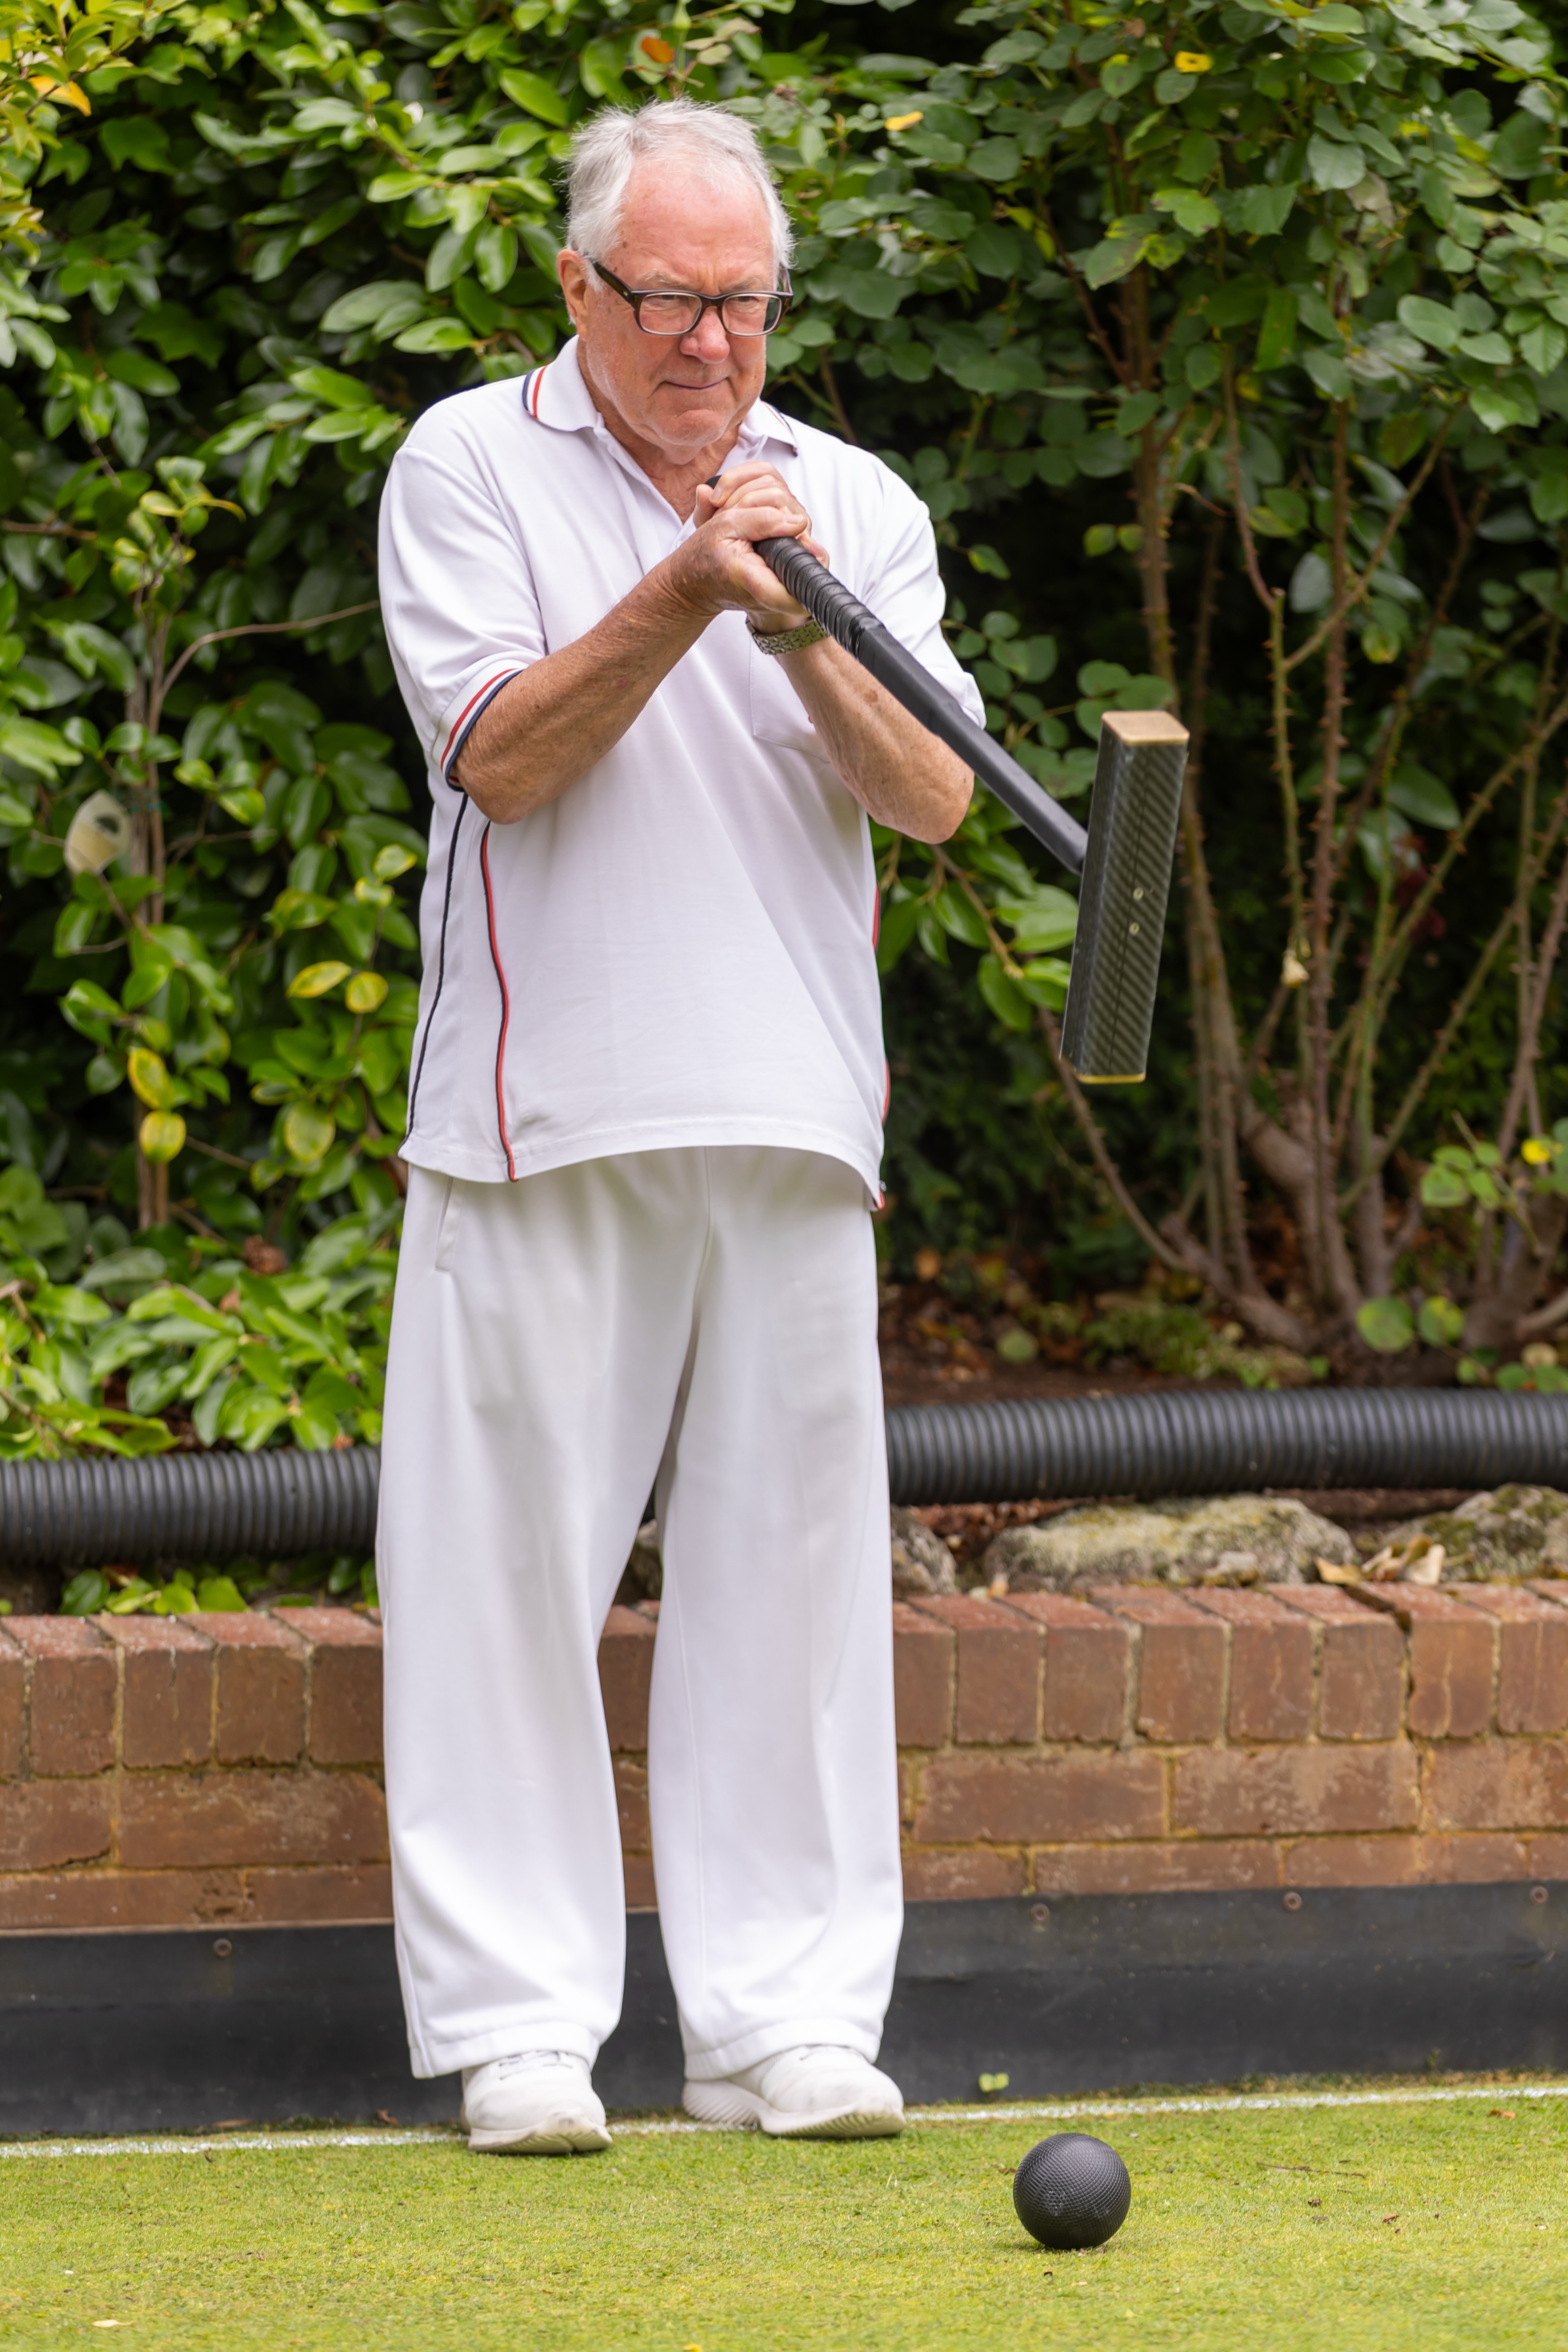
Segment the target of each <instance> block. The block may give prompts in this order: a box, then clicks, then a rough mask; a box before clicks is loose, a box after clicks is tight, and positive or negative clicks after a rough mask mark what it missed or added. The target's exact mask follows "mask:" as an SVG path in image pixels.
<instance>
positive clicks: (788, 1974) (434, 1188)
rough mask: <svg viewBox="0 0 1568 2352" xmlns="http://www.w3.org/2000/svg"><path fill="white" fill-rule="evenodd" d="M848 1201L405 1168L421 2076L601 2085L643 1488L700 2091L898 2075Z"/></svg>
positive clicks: (386, 1472)
mask: <svg viewBox="0 0 1568 2352" xmlns="http://www.w3.org/2000/svg"><path fill="white" fill-rule="evenodd" d="M876 1318H877V1298H876V1269H875V1259H874V1252H873V1245H872V1234H871V1226H870V1219H869V1217H868V1213H867V1209H866V1204H865V1193H864V1191H863V1189H862V1186H861V1182H860V1180H859V1178H858V1176H857V1175H856V1173H855V1172H854V1171H853V1170H851V1169H849V1168H848V1167H847V1166H844V1165H843V1164H841V1163H840V1162H839V1161H837V1160H831V1159H827V1158H826V1157H822V1156H819V1155H817V1154H816V1153H812V1152H805V1151H790V1150H770V1149H766V1148H763V1147H752V1146H743V1147H724V1148H712V1149H697V1150H678V1151H652V1152H639V1153H632V1154H628V1155H625V1156H622V1157H619V1158H616V1159H607V1160H589V1161H586V1162H584V1163H583V1164H581V1165H579V1166H576V1167H571V1168H563V1169H558V1170H553V1171H549V1172H547V1173H545V1174H543V1175H538V1176H529V1177H525V1178H524V1179H523V1180H522V1181H521V1182H519V1183H516V1184H479V1183H470V1182H467V1181H462V1180H460V1179H454V1178H448V1177H445V1176H436V1175H431V1174H427V1173H425V1172H423V1171H420V1170H417V1169H416V1170H414V1171H412V1173H411V1179H410V1185H409V1194H408V1207H407V1218H406V1222H405V1228H404V1238H403V1249H402V1256H401V1261H400V1265H399V1270H398V1277H397V1290H396V1298H395V1307H394V1313H393V1322H392V1348H391V1360H390V1364H389V1369H388V1375H387V1396H386V1421H385V1438H384V1446H383V1452H382V1471H381V1524H380V1532H379V1538H378V1544H377V1567H378V1575H379V1580H380V1587H381V1593H382V1600H383V1605H384V1612H385V1626H386V1785H387V1801H388V1808H389V1811H390V1816H391V1833H392V1866H393V1884H394V1892H395V1911H396V1920H397V1945H398V1955H399V1965H400V1968H401V1971H402V1979H403V1992H404V2000H405V2008H406V2011H407V2017H408V2034H409V2042H410V2046H411V2049H412V2053H413V2064H414V2072H415V2074H417V2075H421V2076H428V2075H434V2074H447V2073H448V2072H450V2071H451V2070H453V2069H454V2068H457V2067H459V2066H473V2065H479V2064H480V2063H483V2062H484V2061H485V2060H487V2059H490V2058H498V2057H504V2056H506V2055H508V2054H510V2053H513V2052H518V2051H522V2050H529V2049H542V2048H548V2049H559V2050H569V2051H575V2052H577V2053H580V2054H581V2055H582V2056H583V2057H584V2058H586V2059H588V2060H589V2061H590V2062H592V2060H593V2059H594V2058H595V2055H596V2053H597V2052H598V2049H599V2045H600V2043H601V2042H603V2041H604V2040H605V2036H606V2035H607V2034H608V2033H609V2032H611V2031H612V2030H613V2028H614V2026H615V2024H616V2020H617V2018H618V2016H619V2014H620V2004H621V1990H622V1979H623V1975H624V1968H625V1953H626V1925H625V1893H624V1886H623V1879H622V1873H621V1854H620V1840H619V1834H618V1828H617V1819H616V1791H615V1786H614V1782H613V1778H612V1774H611V1768H610V1757H609V1749H608V1741H607V1738H606V1735H605V1718H604V1709H603V1706H602V1704H601V1700H600V1696H599V1684H598V1675H597V1672H596V1667H595V1651H596V1648H597V1644H598V1640H599V1634H600V1632H601V1629H602V1628H603V1625H604V1622H605V1616H606V1614H607V1613H608V1611H609V1606H610V1602H611V1600H612V1598H613V1597H614V1594H615V1591H616V1584H617V1583H618V1581H619V1580H620V1577H621V1573H622V1570H623V1569H624V1568H625V1565H626V1558H627V1554H628V1552H629V1550H630V1549H631V1544H632V1538H633V1537H634V1535H635V1533H636V1530H637V1523H638V1521H639V1519H640V1517H641V1516H642V1512H643V1508H644V1506H645V1505H646V1503H647V1496H648V1493H649V1489H650V1488H651V1487H652V1486H654V1483H655V1480H656V1477H657V1481H658V1513H659V1520H660V1524H661V1527H662V1529H663V1545H664V1598H663V1602H662V1606H661V1609H660V1613H659V1620H658V1639H657V1643H656V1645H655V1652H654V1665H653V1691H652V1701H651V1706H650V1709H649V1720H648V1795H649V1805H650V1810H651V1813H652V1822H653V1845H654V1869H655V1874H656V1877H657V1880H658V1901H659V1919H660V1927H661V1928H662V1931H663V1937H664V1947H665V1952H666V1956H667V1958H668V1963H669V1972H670V1977H671V1979H672V1981H673V1983H674V1987H675V1992H676V1997H677V2000H678V2002H679V2013H680V2027H681V2034H682V2038H683V2040H684V2042H685V2047H686V2054H687V2071H688V2073H689V2075H691V2076H692V2077H695V2078H711V2077H713V2076H716V2075H720V2074H729V2073H731V2072H733V2071H734V2070H735V2069H737V2068H739V2067H742V2066H750V2065H754V2064H756V2063H759V2062H760V2061H761V2060H763V2059H764V2058H768V2057H771V2056H773V2054H774V2053H776V2052H778V2051H780V2050H786V2049H789V2048H790V2047H792V2046H793V2045H794V2044H795V2043H797V2042H839V2043H846V2044H847V2045H848V2046H849V2047H851V2048H853V2049H856V2050H858V2051H861V2052H862V2053H864V2054H865V2055H866V2056H867V2057H875V2055H876V2053H877V2049H878V2044H879V2040H880V2035H881V2029H882V2018H883V2012H884V2011H885V2010H886V2007H887V2002H888V1998H889V1992H890V1990H891V1988H892V1977H893V1963H894V1959H895V1957H896V1954H897V1950H898V1943H899V1935H900V1926H901V1919H902V1910H901V1892H900V1867H899V1838H898V1793H897V1777H896V1776H897V1763H896V1751H895V1747H894V1735H893V1693H892V1646H891V1628H890V1615H891V1612H890V1610H889V1582H888V1486H887V1465H886V1459H885V1454H884V1447H883V1433H882V1400H881V1381H880V1375H879V1367H878V1360H877V1346H876Z"/></svg>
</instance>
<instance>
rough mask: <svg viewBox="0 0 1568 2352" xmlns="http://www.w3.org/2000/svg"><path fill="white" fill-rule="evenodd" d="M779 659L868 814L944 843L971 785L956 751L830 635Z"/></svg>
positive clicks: (917, 838)
mask: <svg viewBox="0 0 1568 2352" xmlns="http://www.w3.org/2000/svg"><path fill="white" fill-rule="evenodd" d="M777 659H778V661H779V665H780V667H782V668H783V669H784V672H785V673H786V675H787V676H788V678H789V681H790V684H791V685H792V686H793V687H794V688H795V692H796V693H797V694H798V695H799V697H800V698H801V701H802V702H803V703H804V704H805V709H806V714H807V716H808V717H809V718H810V719H811V722H812V725H813V726H814V727H815V728H816V735H817V740H818V741H819V742H820V743H821V745H822V748H823V750H824V751H826V754H827V757H828V758H829V760H831V761H832V762H833V765H834V767H835V768H836V769H837V772H838V774H839V776H840V777H841V779H842V780H843V782H845V784H847V787H848V789H849V790H850V792H852V793H854V795H855V797H856V799H857V800H858V802H859V803H860V805H861V807H862V808H863V809H865V811H866V812H867V814H868V815H870V816H873V817H875V818H876V820H877V822H878V824H886V825H891V826H892V828H893V830H894V831H895V832H897V833H905V834H908V835H910V837H911V839H913V840H915V841H945V840H946V839H947V837H948V835H950V834H951V833H952V832H953V831H954V830H955V828H956V827H957V826H958V824H960V822H961V821H962V819H963V813H964V811H965V809H966V808H967V807H968V806H969V800H970V794H971V793H972V791H973V777H972V776H971V774H970V772H969V770H968V769H967V768H966V767H965V766H964V764H963V761H962V760H961V759H960V758H959V756H958V754H957V752H956V751H949V750H948V748H947V745H946V744H945V743H942V742H939V741H938V740H937V738H936V737H935V736H934V735H932V734H930V733H929V732H928V731H927V730H926V729H925V728H923V727H922V726H921V723H920V720H919V719H911V718H910V714H909V712H908V711H907V710H906V709H904V708H903V706H902V704H901V703H898V702H895V701H894V699H893V698H892V696H891V695H890V694H889V693H888V692H887V690H886V689H885V688H882V687H880V686H879V685H878V684H877V681H876V679H875V678H874V677H872V676H871V674H870V672H869V671H868V670H865V669H862V668H861V667H860V665H859V663H858V661H856V660H855V659H854V657H853V656H852V655H849V654H847V653H846V652H845V650H844V648H843V646H839V645H836V644H835V643H834V641H833V639H832V638H831V637H824V638H822V639H821V640H820V641H819V642H818V643H817V644H816V645H815V646H807V647H806V648H805V651H804V652H801V653H797V654H781V655H779V656H777Z"/></svg>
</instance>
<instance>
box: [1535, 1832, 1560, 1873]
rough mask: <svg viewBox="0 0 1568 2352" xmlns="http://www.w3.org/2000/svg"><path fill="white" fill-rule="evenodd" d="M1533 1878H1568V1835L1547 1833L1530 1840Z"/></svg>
mask: <svg viewBox="0 0 1568 2352" xmlns="http://www.w3.org/2000/svg"><path fill="white" fill-rule="evenodd" d="M1530 1875H1531V1878H1568V1837H1563V1836H1561V1835H1555V1836H1554V1835H1551V1834H1549V1835H1547V1836H1546V1837H1532V1838H1531V1841H1530Z"/></svg>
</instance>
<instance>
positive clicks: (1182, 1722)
mask: <svg viewBox="0 0 1568 2352" xmlns="http://www.w3.org/2000/svg"><path fill="white" fill-rule="evenodd" d="M1093 1598H1094V1599H1095V1600H1096V1601H1100V1602H1101V1603H1102V1604H1103V1605H1104V1606H1105V1607H1106V1608H1107V1609H1110V1610H1114V1611H1115V1612H1116V1613H1117V1615H1118V1616H1121V1617H1125V1618H1127V1619H1128V1620H1129V1622H1131V1623H1132V1624H1134V1625H1138V1626H1141V1627H1142V1642H1141V1643H1140V1650H1141V1655H1140V1658H1139V1662H1138V1708H1137V1715H1136V1718H1135V1720H1136V1722H1137V1725H1138V1728H1139V1730H1140V1731H1141V1732H1142V1734H1143V1737H1144V1738H1145V1739H1173V1740H1175V1739H1179V1740H1197V1739H1217V1738H1219V1736H1220V1725H1221V1723H1222V1721H1223V1719H1224V1717H1223V1709H1224V1705H1225V1627H1224V1626H1223V1625H1221V1624H1218V1623H1216V1622H1215V1619H1214V1618H1212V1617H1207V1616H1205V1614H1204V1612H1203V1611H1202V1610H1201V1609H1194V1607H1193V1604H1192V1602H1191V1601H1184V1600H1183V1599H1182V1597H1181V1595H1180V1594H1179V1593H1175V1592H1160V1591H1152V1590H1147V1589H1139V1588H1133V1589H1131V1590H1130V1589H1128V1588H1127V1587H1124V1586H1121V1585H1114V1584H1102V1585H1097V1586H1096V1587H1094V1588H1093Z"/></svg>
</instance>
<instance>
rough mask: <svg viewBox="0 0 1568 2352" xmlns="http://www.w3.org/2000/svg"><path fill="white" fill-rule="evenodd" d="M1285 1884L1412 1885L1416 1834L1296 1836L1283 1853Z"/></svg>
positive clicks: (1416, 1876)
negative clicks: (1390, 1835) (1391, 1835)
mask: <svg viewBox="0 0 1568 2352" xmlns="http://www.w3.org/2000/svg"><path fill="white" fill-rule="evenodd" d="M1282 1859H1283V1865H1284V1883H1285V1885H1287V1886H1415V1885H1419V1883H1420V1879H1421V1840H1420V1839H1419V1838H1418V1837H1411V1836H1398V1837H1319V1838H1298V1839H1296V1840H1294V1841H1293V1842H1292V1843H1290V1844H1289V1845H1287V1846H1286V1847H1285V1849H1284V1853H1283V1857H1282Z"/></svg>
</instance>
